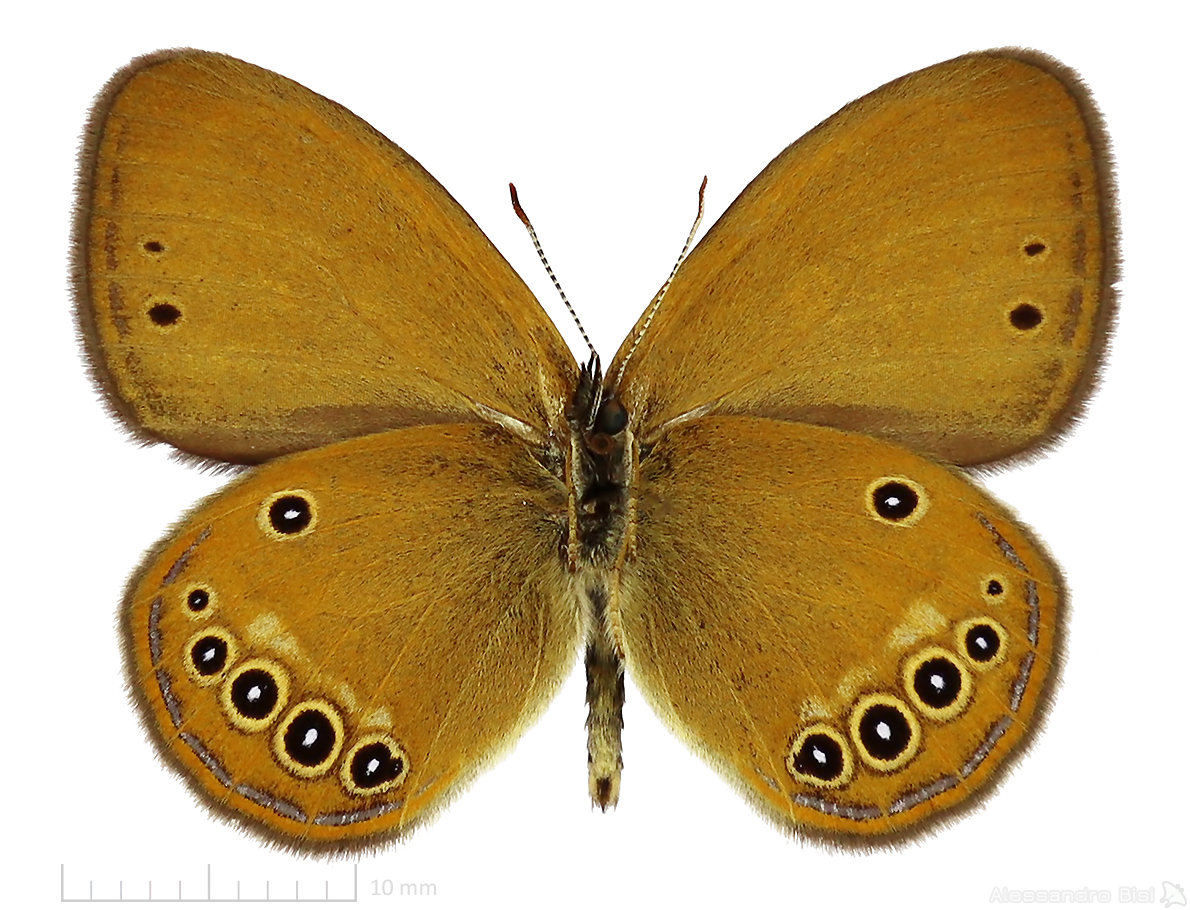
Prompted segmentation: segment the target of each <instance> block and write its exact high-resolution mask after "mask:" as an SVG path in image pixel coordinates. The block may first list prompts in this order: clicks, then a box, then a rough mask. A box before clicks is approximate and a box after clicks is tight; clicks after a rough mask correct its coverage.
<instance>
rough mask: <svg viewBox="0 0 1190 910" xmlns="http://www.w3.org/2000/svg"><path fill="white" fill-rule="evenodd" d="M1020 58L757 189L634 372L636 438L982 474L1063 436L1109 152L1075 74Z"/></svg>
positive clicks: (970, 60) (1101, 232)
mask: <svg viewBox="0 0 1190 910" xmlns="http://www.w3.org/2000/svg"><path fill="white" fill-rule="evenodd" d="M1016 53H1018V56H1015V57H1014V56H1010V55H1007V54H1004V55H1001V54H974V55H971V56H968V57H962V58H959V59H957V60H952V61H950V62H948V63H942V64H938V65H937V66H932V67H929V68H927V69H924V70H921V71H919V72H916V73H912V74H910V75H908V76H905V77H902V78H900V79H897V80H896V81H894V82H891V83H889V84H888V85H886V86H884V87H883V88H880V89H877V90H876V91H875V92H873V93H871V94H870V95H867V96H865V97H863V98H861V99H859V100H858V101H855V102H853V103H852V104H849V105H848V106H847V107H845V108H843V110H841V111H840V112H839V113H837V114H835V115H834V116H833V117H830V118H829V119H828V120H826V121H825V122H824V123H822V124H821V125H819V126H818V127H817V128H816V129H814V130H812V131H811V132H810V133H808V134H806V135H805V136H804V137H803V138H802V139H800V140H798V141H797V142H795V143H794V144H793V145H791V146H790V147H789V148H787V149H786V150H785V151H784V152H782V153H781V154H780V155H779V156H778V157H777V158H776V159H775V160H774V161H773V162H772V163H771V164H770V165H769V166H768V167H767V168H766V169H765V170H764V171H763V172H761V174H760V175H759V176H758V177H757V178H756V179H755V180H754V181H753V182H752V183H751V184H750V185H749V186H748V188H747V189H745V190H744V192H743V193H742V194H741V195H740V197H739V198H738V199H737V200H736V201H735V202H734V203H733V204H732V206H731V207H730V208H729V209H728V210H727V212H726V213H725V214H724V215H723V217H722V218H721V219H720V220H719V221H718V223H717V224H715V225H714V227H713V228H712V229H711V230H710V231H709V232H708V233H707V236H706V237H705V238H704V239H703V240H702V241H701V242H700V243H699V244H698V246H697V247H696V248H695V249H694V251H693V252H692V253H691V254H690V257H689V258H688V259H687V260H686V261H685V262H684V263H683V264H682V267H681V268H680V269H679V270H678V273H677V276H676V277H675V278H674V282H673V285H672V286H671V287H670V288H669V291H668V293H667V294H666V296H665V299H664V301H663V303H662V305H661V306H660V308H659V310H658V311H657V313H656V315H655V318H654V319H653V320H652V323H651V325H650V328H649V330H648V332H647V333H646V334H645V335H644V337H643V338H642V339H641V340H640V344H639V346H638V347H637V350H636V353H635V354H634V355H633V357H632V359H631V360H630V361H629V362H628V364H627V367H626V369H625V372H624V375H623V386H622V389H621V394H622V397H623V400H624V403H625V404H626V405H627V407H628V409H629V411H631V412H632V413H633V414H634V415H635V419H636V421H637V426H638V428H639V429H638V435H640V436H641V437H642V438H644V439H645V440H646V441H649V440H650V439H651V438H652V436H653V435H654V434H655V433H656V432H657V431H658V430H659V428H660V427H662V426H663V425H664V424H665V423H666V422H667V421H669V420H673V419H675V418H677V417H680V416H681V415H683V414H686V413H688V412H692V411H695V410H696V409H700V411H701V412H702V413H707V412H721V413H738V414H752V415H763V416H769V417H779V418H784V419H790V420H799V421H805V422H809V423H815V424H822V425H829V426H837V427H842V428H846V429H853V430H858V431H861V432H865V433H869V434H874V435H878V436H883V437H886V438H890V439H894V440H897V441H899V442H902V443H904V444H907V445H909V446H911V447H912V448H915V449H918V450H920V451H923V452H927V453H931V454H933V455H935V456H937V457H940V458H942V459H944V460H946V461H950V462H952V463H957V464H975V463H981V462H987V461H992V460H995V459H998V458H1002V457H1005V456H1007V455H1011V454H1014V453H1017V452H1020V451H1023V450H1025V449H1028V448H1030V447H1031V446H1034V445H1036V444H1037V443H1038V442H1039V441H1042V440H1044V439H1046V438H1048V437H1050V436H1051V435H1052V434H1053V433H1054V432H1055V431H1057V430H1059V429H1061V428H1062V427H1063V426H1064V425H1065V423H1066V422H1067V420H1068V418H1069V416H1070V414H1071V412H1072V409H1073V408H1075V407H1076V406H1077V404H1078V402H1079V401H1080V400H1081V398H1082V397H1083V395H1084V394H1085V392H1086V390H1087V387H1088V385H1089V382H1090V379H1091V373H1092V371H1093V369H1094V365H1095V360H1096V355H1097V354H1098V352H1099V349H1100V348H1101V346H1102V343H1103V337H1104V331H1103V329H1104V325H1105V323H1106V320H1107V318H1108V315H1109V313H1108V311H1109V309H1110V307H1109V298H1110V293H1111V287H1110V284H1111V281H1112V280H1114V277H1115V275H1114V269H1113V257H1114V253H1113V252H1112V251H1111V244H1112V243H1114V237H1113V236H1112V233H1111V228H1112V224H1111V221H1112V215H1111V198H1110V188H1109V186H1108V185H1107V181H1108V180H1109V173H1108V170H1109V163H1108V161H1107V158H1106V155H1107V152H1106V139H1105V137H1104V136H1103V134H1102V132H1101V130H1100V128H1099V124H1098V117H1097V115H1096V114H1095V112H1094V109H1093V107H1092V106H1091V103H1090V101H1089V99H1088V98H1087V94H1086V91H1085V89H1083V88H1082V86H1081V85H1080V84H1079V83H1078V81H1077V79H1076V78H1075V77H1074V76H1073V74H1071V73H1070V72H1069V71H1068V70H1066V69H1065V68H1063V67H1062V66H1061V65H1060V64H1058V63H1057V62H1056V61H1053V60H1050V59H1048V58H1042V57H1041V56H1040V55H1026V56H1023V57H1022V56H1019V52H1016ZM642 324H643V319H642ZM695 327H696V328H695ZM639 328H640V324H638V330H639ZM636 334H637V332H636V331H634V332H633V333H632V335H630V336H629V338H628V340H626V341H625V343H624V345H623V346H622V347H621V349H620V353H619V354H618V355H617V358H616V362H615V363H614V364H613V366H612V368H611V369H610V370H609V375H610V376H613V377H615V376H618V375H619V370H620V366H621V364H622V363H623V360H624V357H625V355H626V353H627V351H628V350H629V349H630V347H631V345H632V343H633V342H634V340H635V337H636Z"/></svg>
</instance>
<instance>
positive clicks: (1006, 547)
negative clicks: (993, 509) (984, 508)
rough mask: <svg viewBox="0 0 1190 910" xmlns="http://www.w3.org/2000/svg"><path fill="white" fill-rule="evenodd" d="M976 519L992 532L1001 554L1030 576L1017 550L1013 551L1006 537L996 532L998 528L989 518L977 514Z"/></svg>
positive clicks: (980, 513)
mask: <svg viewBox="0 0 1190 910" xmlns="http://www.w3.org/2000/svg"><path fill="white" fill-rule="evenodd" d="M975 517H976V518H977V519H978V520H979V523H980V524H981V525H983V526H984V528H986V529H987V530H988V531H990V532H991V535H992V539H993V540H995V541H996V546H997V547H999V548H1000V552H1001V553H1002V554H1003V555H1004V558H1005V559H1007V560H1008V561H1009V562H1010V563H1012V564H1013V565H1014V566H1016V567H1017V568H1018V569H1020V570H1021V571H1022V572H1024V573H1025V574H1026V575H1028V574H1029V569H1028V567H1027V566H1026V565H1025V564H1024V562H1023V561H1022V560H1021V558H1020V557H1019V556H1018V555H1017V553H1016V550H1015V549H1013V546H1012V544H1010V543H1009V542H1008V541H1007V540H1005V538H1004V535H1003V534H1001V533H1000V532H999V531H997V530H996V526H995V525H994V524H992V522H991V521H990V520H989V519H988V517H987V516H986V515H984V514H983V513H982V512H976V513H975Z"/></svg>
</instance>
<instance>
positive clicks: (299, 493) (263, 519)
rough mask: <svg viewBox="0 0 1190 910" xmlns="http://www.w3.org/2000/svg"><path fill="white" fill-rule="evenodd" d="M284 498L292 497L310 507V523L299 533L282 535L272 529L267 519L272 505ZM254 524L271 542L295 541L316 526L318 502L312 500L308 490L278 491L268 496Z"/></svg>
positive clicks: (271, 524)
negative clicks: (303, 501)
mask: <svg viewBox="0 0 1190 910" xmlns="http://www.w3.org/2000/svg"><path fill="white" fill-rule="evenodd" d="M286 496H294V497H296V498H298V499H302V500H305V502H306V504H307V505H308V506H309V507H310V521H309V522H307V524H306V526H305V527H304V528H302V529H301V530H300V531H295V532H293V533H292V534H284V533H282V532H280V531H278V530H277V529H276V528H274V527H273V523H272V521H271V520H270V519H269V510H270V509H272V507H273V503H275V502H276V501H277V500H278V499H284V498H285V497H286ZM256 524H257V526H258V527H259V528H260V530H261V531H263V532H264V535H265V536H266V537H270V538H272V539H273V540H297V539H298V538H299V537H305V536H306V535H307V534H309V533H310V532H311V531H313V530H314V528H315V527H317V525H318V500H317V499H315V498H314V494H313V493H311V492H310V491H309V490H279V491H277V492H276V493H273V494H272V495H270V496H269V497H268V498H267V499H266V500H265V501H264V502H263V503H261V506H260V508H259V509H258V510H257V512H256Z"/></svg>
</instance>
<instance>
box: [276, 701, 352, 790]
mask: <svg viewBox="0 0 1190 910" xmlns="http://www.w3.org/2000/svg"><path fill="white" fill-rule="evenodd" d="M310 710H313V711H317V712H318V713H319V714H321V715H323V716H324V717H325V718H326V719H327V720H329V721H330V722H331V728H332V729H333V730H334V731H335V742H334V744H333V745H332V746H331V751H330V753H329V754H328V755H327V757H326V758H324V759H323V760H322V761H320V762H319V763H318V764H317V765H303V764H302V763H301V762H297V761H294V760H293V758H292V757H290V755H289V753H288V752H286V751H285V731H286V730H288V729H289V725H290V724H292V723H293V722H294V720H295V719H296V718H297V716H298V715H299V714H301V713H302V712H303V711H310ZM342 751H343V718H342V717H340V716H339V709H338V708H336V707H335V706H334V705H332V704H331V703H330V702H327V701H324V700H322V699H321V698H310V699H307V700H306V701H301V702H298V703H297V704H296V705H294V706H293V707H292V708H290V709H289V711H288V712H287V713H286V715H285V719H284V720H283V721H281V723H279V724H277V729H276V730H275V731H273V754H274V755H276V756H277V761H279V762H280V763H281V766H282V767H283V768H285V770H286V771H288V772H289V773H290V774H296V775H297V776H298V777H306V778H311V777H321V776H322V775H323V774H325V773H326V772H327V771H329V770H330V768H331V766H332V765H333V764H334V763H335V760H336V759H338V757H339V753H340V752H342Z"/></svg>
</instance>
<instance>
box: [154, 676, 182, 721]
mask: <svg viewBox="0 0 1190 910" xmlns="http://www.w3.org/2000/svg"><path fill="white" fill-rule="evenodd" d="M157 688H158V689H160V690H161V700H162V701H163V702H165V710H166V711H168V712H169V719H170V720H172V721H173V722H174V726H175V727H177V728H178V729H179V730H180V729H181V728H182V706H181V705H180V704H178V697H177V696H176V695H175V694H174V688H173V683H171V682H170V679H169V674H168V673H166V672H165V671H164V670H158V671H157Z"/></svg>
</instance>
